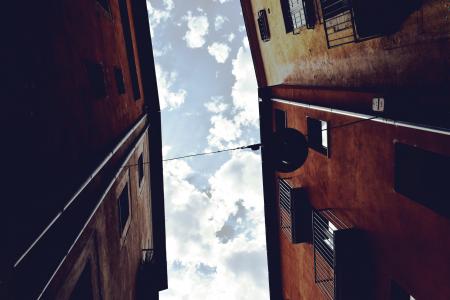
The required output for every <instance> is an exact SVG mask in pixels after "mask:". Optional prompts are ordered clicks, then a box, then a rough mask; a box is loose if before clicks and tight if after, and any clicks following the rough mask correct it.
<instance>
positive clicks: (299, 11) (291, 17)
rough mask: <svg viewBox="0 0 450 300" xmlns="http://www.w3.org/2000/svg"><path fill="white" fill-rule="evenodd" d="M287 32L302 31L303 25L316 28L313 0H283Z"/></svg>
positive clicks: (282, 6) (295, 32) (282, 7)
mask: <svg viewBox="0 0 450 300" xmlns="http://www.w3.org/2000/svg"><path fill="white" fill-rule="evenodd" d="M281 9H282V11H283V18H284V25H285V27H286V33H288V32H293V33H294V34H298V33H300V29H301V28H303V27H305V26H306V27H307V28H310V29H311V28H314V24H315V21H316V17H315V9H314V1H313V0H281Z"/></svg>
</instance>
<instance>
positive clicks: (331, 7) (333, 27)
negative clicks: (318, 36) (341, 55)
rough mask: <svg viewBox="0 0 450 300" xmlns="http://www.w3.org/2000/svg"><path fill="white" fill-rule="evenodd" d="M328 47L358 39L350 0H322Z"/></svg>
mask: <svg viewBox="0 0 450 300" xmlns="http://www.w3.org/2000/svg"><path fill="white" fill-rule="evenodd" d="M320 2H321V6H322V15H323V21H324V22H323V24H324V27H325V36H326V39H327V45H328V48H332V47H336V46H340V45H344V44H348V43H352V42H354V41H355V40H356V30H355V23H354V18H353V11H352V7H351V4H350V1H349V0H321V1H320Z"/></svg>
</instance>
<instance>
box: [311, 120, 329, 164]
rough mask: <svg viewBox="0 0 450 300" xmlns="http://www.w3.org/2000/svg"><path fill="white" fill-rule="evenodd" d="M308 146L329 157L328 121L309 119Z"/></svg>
mask: <svg viewBox="0 0 450 300" xmlns="http://www.w3.org/2000/svg"><path fill="white" fill-rule="evenodd" d="M306 120H307V121H306V122H307V126H308V146H309V147H310V148H312V149H314V150H316V151H317V152H319V153H322V154H324V155H327V156H328V149H329V147H328V125H327V122H326V121H322V120H317V119H313V118H310V117H308V118H307V119H306Z"/></svg>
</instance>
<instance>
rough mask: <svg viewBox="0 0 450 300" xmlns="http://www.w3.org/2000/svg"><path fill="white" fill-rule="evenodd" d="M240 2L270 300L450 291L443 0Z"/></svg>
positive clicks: (390, 298) (449, 111) (449, 141)
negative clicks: (255, 90) (256, 114)
mask: <svg viewBox="0 0 450 300" xmlns="http://www.w3.org/2000/svg"><path fill="white" fill-rule="evenodd" d="M241 4H242V9H243V15H244V20H245V24H246V29H247V34H248V37H249V42H250V49H251V52H252V58H253V62H254V67H255V72H256V77H257V81H258V87H259V103H260V119H261V140H262V144H263V152H262V160H263V177H264V201H265V208H266V209H265V215H266V238H267V255H268V264H269V285H270V294H271V299H283V300H288V299H289V300H294V299H296V300H297V299H305V300H310V299H345V300H346V299H376V300H397V299H416V300H417V299H449V298H450V286H449V284H448V282H449V280H450V263H449V262H450V254H449V253H450V219H449V218H450V204H449V202H448V199H450V193H449V191H448V189H447V185H448V178H449V173H448V172H449V171H448V170H449V166H450V101H449V99H450V93H449V86H450V84H449V79H448V70H449V53H450V51H449V34H450V23H449V19H448V3H447V2H445V1H438V0H429V1H376V3H373V2H368V1H342V0H341V1H339V0H337V1H334V0H333V1H322V0H304V1H297V0H241ZM289 132H291V133H292V132H294V133H292V135H293V136H292V135H290V133H289ZM301 137H306V140H307V147H308V148H307V152H306V153H307V158H306V160H305V161H304V163H303V164H302V157H303V156H304V155H305V154H304V149H303V148H302V139H301ZM280 139H282V143H281V145H282V147H281V148H275V147H274V145H280V144H279V140H280ZM274 141H278V144H277V143H276V142H274ZM281 150H282V151H281ZM303 158H304V157H303ZM283 164H284V165H283Z"/></svg>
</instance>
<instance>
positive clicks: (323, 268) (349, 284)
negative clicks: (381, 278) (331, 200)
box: [312, 209, 370, 300]
mask: <svg viewBox="0 0 450 300" xmlns="http://www.w3.org/2000/svg"><path fill="white" fill-rule="evenodd" d="M312 214H313V217H312V218H313V220H312V224H313V225H312V226H313V250H314V281H315V283H316V284H317V285H318V286H319V288H320V290H321V291H322V292H323V294H324V295H325V296H326V298H327V299H332V300H334V299H337V300H347V299H367V298H368V297H367V296H368V295H367V293H370V292H369V291H370V288H369V286H370V276H367V273H368V272H370V270H368V268H366V267H365V266H366V265H367V261H366V259H367V258H366V257H367V256H365V255H366V253H367V251H366V250H365V249H366V248H364V246H363V242H362V241H363V239H361V237H360V232H359V231H358V230H356V229H354V228H351V227H350V226H348V225H346V224H345V223H344V222H343V221H342V220H341V219H339V217H338V216H337V215H336V214H335V213H334V212H333V211H331V210H329V209H326V210H314V211H313V213H312Z"/></svg>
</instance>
